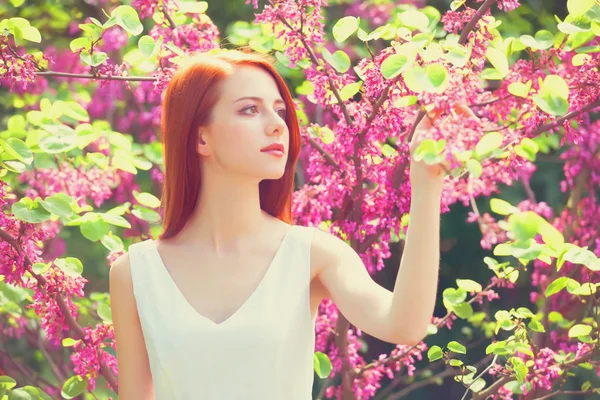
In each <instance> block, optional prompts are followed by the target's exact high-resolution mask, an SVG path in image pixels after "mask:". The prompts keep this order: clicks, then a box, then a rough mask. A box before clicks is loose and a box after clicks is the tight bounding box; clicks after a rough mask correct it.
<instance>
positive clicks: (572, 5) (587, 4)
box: [567, 0, 595, 17]
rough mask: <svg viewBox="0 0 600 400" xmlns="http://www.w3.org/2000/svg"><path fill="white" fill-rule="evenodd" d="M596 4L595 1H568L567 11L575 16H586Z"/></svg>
mask: <svg viewBox="0 0 600 400" xmlns="http://www.w3.org/2000/svg"><path fill="white" fill-rule="evenodd" d="M594 4H595V0H567V10H569V14H572V15H573V16H576V17H577V16H580V15H583V14H585V13H586V12H587V11H588V10H589V9H590V8H592V7H593V6H594Z"/></svg>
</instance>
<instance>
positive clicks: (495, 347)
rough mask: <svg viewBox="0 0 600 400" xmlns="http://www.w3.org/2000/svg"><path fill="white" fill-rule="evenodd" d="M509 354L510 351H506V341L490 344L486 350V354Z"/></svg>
mask: <svg viewBox="0 0 600 400" xmlns="http://www.w3.org/2000/svg"><path fill="white" fill-rule="evenodd" d="M490 353H494V354H499V355H502V354H508V350H507V349H506V341H504V340H502V341H499V342H494V343H491V344H489V345H488V346H487V347H486V349H485V354H490Z"/></svg>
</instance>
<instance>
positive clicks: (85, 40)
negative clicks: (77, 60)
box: [69, 36, 92, 53]
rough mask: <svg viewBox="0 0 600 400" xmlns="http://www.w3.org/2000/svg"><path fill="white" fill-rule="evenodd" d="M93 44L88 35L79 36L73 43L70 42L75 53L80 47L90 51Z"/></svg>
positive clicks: (70, 46)
mask: <svg viewBox="0 0 600 400" xmlns="http://www.w3.org/2000/svg"><path fill="white" fill-rule="evenodd" d="M91 46H92V41H91V40H90V38H89V37H87V36H82V37H78V38H76V39H73V40H71V43H69V48H70V49H71V51H72V52H73V53H75V52H76V51H77V50H79V49H85V50H88V53H89V50H90V48H91Z"/></svg>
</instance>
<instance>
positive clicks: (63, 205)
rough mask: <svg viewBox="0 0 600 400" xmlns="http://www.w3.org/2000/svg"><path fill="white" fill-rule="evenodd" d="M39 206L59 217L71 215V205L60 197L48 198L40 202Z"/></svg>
mask: <svg viewBox="0 0 600 400" xmlns="http://www.w3.org/2000/svg"><path fill="white" fill-rule="evenodd" d="M40 204H41V205H42V207H44V208H45V209H46V210H48V211H49V212H51V213H52V214H55V215H58V216H59V217H70V216H71V215H73V209H72V208H71V204H70V203H69V202H68V201H66V200H65V199H64V198H62V197H60V196H50V197H47V198H46V200H40Z"/></svg>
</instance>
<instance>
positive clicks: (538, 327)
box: [527, 319, 546, 332]
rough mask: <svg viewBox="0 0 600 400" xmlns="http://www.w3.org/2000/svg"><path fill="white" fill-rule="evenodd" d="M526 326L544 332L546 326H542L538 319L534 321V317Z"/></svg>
mask: <svg viewBox="0 0 600 400" xmlns="http://www.w3.org/2000/svg"><path fill="white" fill-rule="evenodd" d="M527 326H528V327H529V329H531V330H532V331H535V332H546V328H544V325H542V324H541V323H540V322H539V321H536V320H535V319H532V320H531V321H530V322H529V324H528V325H527Z"/></svg>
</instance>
